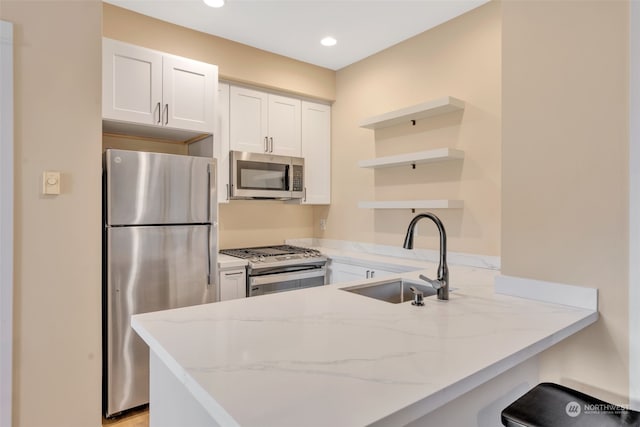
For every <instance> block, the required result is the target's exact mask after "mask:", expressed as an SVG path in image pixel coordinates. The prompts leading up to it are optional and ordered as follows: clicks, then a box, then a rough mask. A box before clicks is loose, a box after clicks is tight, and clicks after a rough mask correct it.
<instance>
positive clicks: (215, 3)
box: [202, 0, 224, 7]
mask: <svg viewBox="0 0 640 427" xmlns="http://www.w3.org/2000/svg"><path fill="white" fill-rule="evenodd" d="M202 1H204V4H206V5H207V6H209V7H222V6H224V0H202Z"/></svg>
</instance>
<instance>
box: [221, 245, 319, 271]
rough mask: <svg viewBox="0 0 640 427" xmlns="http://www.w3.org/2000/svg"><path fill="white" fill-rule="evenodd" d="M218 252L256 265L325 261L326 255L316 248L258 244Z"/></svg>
mask: <svg viewBox="0 0 640 427" xmlns="http://www.w3.org/2000/svg"><path fill="white" fill-rule="evenodd" d="M220 253H222V254H225V255H230V256H234V257H237V258H242V259H246V260H248V261H249V264H250V265H252V266H254V267H256V266H270V265H291V264H299V263H300V262H308V261H312V260H313V261H326V260H327V257H326V256H324V255H323V254H322V253H321V252H320V251H318V250H316V249H309V248H302V247H299V246H291V245H278V246H258V247H253V248H239V249H223V250H221V251H220Z"/></svg>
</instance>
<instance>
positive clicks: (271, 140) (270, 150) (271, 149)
mask: <svg viewBox="0 0 640 427" xmlns="http://www.w3.org/2000/svg"><path fill="white" fill-rule="evenodd" d="M269 142H271V148H269V152H270V153H273V137H271V138H269Z"/></svg>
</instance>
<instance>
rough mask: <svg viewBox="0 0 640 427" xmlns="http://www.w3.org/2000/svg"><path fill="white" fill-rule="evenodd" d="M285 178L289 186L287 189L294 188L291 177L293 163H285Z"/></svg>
mask: <svg viewBox="0 0 640 427" xmlns="http://www.w3.org/2000/svg"><path fill="white" fill-rule="evenodd" d="M284 168H285V169H284V180H285V182H286V183H287V188H285V191H291V189H292V188H293V182H291V181H292V178H291V176H292V175H291V173H290V171H291V165H285V167H284Z"/></svg>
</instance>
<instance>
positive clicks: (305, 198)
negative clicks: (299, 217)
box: [302, 187, 307, 202]
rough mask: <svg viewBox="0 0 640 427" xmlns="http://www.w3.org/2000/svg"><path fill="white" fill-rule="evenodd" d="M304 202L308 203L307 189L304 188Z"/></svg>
mask: <svg viewBox="0 0 640 427" xmlns="http://www.w3.org/2000/svg"><path fill="white" fill-rule="evenodd" d="M302 201H303V202H306V201H307V187H304V197H303V198H302Z"/></svg>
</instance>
